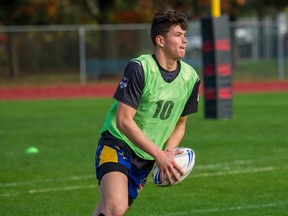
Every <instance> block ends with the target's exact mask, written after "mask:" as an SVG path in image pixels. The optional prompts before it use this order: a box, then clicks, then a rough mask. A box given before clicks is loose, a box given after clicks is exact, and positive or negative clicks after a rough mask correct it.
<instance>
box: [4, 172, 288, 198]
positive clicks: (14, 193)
mask: <svg viewBox="0 0 288 216" xmlns="http://www.w3.org/2000/svg"><path fill="white" fill-rule="evenodd" d="M276 169H281V168H280V167H277V168H276V167H261V168H254V169H242V170H233V171H226V172H216V173H199V174H196V175H190V176H188V178H201V177H204V178H205V177H210V176H223V175H237V174H243V173H257V172H270V171H274V170H276ZM284 169H287V167H284ZM88 177H89V176H86V177H85V178H88ZM67 179H70V180H71V179H73V180H76V179H77V180H80V179H83V178H81V176H80V177H76V176H74V177H70V178H67ZM67 179H66V178H65V180H67ZM62 180H63V179H62ZM45 182H51V181H50V180H49V181H45ZM147 182H152V179H151V178H149V179H148V181H147ZM96 187H97V184H96V182H95V185H94V184H93V185H76V186H68V187H61V188H60V187H56V188H42V189H31V190H28V191H27V192H6V193H2V194H0V197H13V196H18V195H22V194H36V193H49V192H57V191H71V190H79V189H87V188H96Z"/></svg>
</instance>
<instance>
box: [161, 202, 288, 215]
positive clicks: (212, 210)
mask: <svg viewBox="0 0 288 216" xmlns="http://www.w3.org/2000/svg"><path fill="white" fill-rule="evenodd" d="M287 204H288V201H277V202H272V203H264V204H260V205H244V206H231V207H227V208H210V209H209V208H208V209H195V210H191V209H190V210H188V211H181V212H173V213H167V214H166V213H165V216H177V215H181V216H182V215H191V214H193V213H194V214H197V213H198V214H199V213H220V212H233V211H241V210H247V209H260V208H271V207H279V206H285V205H287ZM158 216H159V214H158Z"/></svg>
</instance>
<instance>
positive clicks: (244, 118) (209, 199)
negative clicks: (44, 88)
mask: <svg viewBox="0 0 288 216" xmlns="http://www.w3.org/2000/svg"><path fill="white" fill-rule="evenodd" d="M111 103H112V100H111V99H83V100H46V101H45V100H43V101H1V102H0V146H1V151H0V163H1V166H0V172H1V176H0V215H1V216H10V215H11V216H12V215H19V216H26V215H27V216H28V215H29V216H30V215H41V216H42V215H52V216H54V215H55V216H56V215H59V216H60V215H61V216H65V215H67V216H68V215H74V216H76V215H77V216H78V215H79V216H83V215H91V214H92V212H93V209H94V206H95V204H96V202H97V199H98V191H97V182H96V180H95V179H94V152H95V148H96V145H97V140H98V137H99V134H98V133H99V130H100V128H101V126H102V124H103V121H104V117H105V114H106V112H107V109H108V107H109V106H110V105H111ZM233 106H234V113H233V118H232V119H230V120H207V119H204V118H203V116H204V114H203V103H201V104H200V108H199V113H198V114H194V115H191V116H190V117H189V119H188V122H187V131H186V135H185V138H184V139H183V142H182V144H181V145H182V146H187V147H192V148H193V149H194V150H195V153H196V157H197V160H196V165H195V167H194V170H193V171H192V173H191V174H190V175H189V177H188V178H187V179H186V180H185V181H183V182H182V183H180V184H178V185H175V186H173V187H167V188H160V187H157V186H155V185H154V184H153V183H152V182H151V178H150V180H149V182H148V183H147V185H146V186H145V188H144V190H143V191H142V192H141V194H140V195H139V198H138V199H137V200H136V201H135V202H134V204H133V206H132V208H131V209H129V211H128V213H127V215H128V216H137V215H139V216H142V215H144V216H146V215H148V216H152V215H157V216H160V215H163V216H169V215H170V216H178V215H179V216H183V215H187V216H190V215H197V216H206V215H213V216H215V215H216V216H217V215H219V216H226V215H227V216H230V215H233V216H238V215H239V216H240V215H241V216H242V215H249V216H254V215H257V216H263V215H267V216H268V215H269V216H270V215H273V216H283V215H287V212H288V183H287V179H288V173H287V170H288V166H287V162H288V140H287V122H288V100H287V93H277V94H276V93H271V94H250V95H235V97H234V103H233ZM29 146H36V147H37V148H39V153H38V154H26V153H25V150H26V149H27V148H28V147H29Z"/></svg>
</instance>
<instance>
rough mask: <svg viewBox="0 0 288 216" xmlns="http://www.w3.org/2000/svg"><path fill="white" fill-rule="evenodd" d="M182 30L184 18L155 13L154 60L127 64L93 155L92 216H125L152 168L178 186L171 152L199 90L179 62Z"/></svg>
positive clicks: (183, 40) (194, 77)
mask: <svg viewBox="0 0 288 216" xmlns="http://www.w3.org/2000/svg"><path fill="white" fill-rule="evenodd" d="M187 28H188V22H187V19H186V17H185V15H184V14H182V13H180V12H177V11H174V10H169V11H165V12H162V11H158V12H157V13H156V14H155V15H154V17H153V19H152V23H151V39H152V41H153V43H154V45H155V54H154V55H142V56H140V57H138V58H135V59H132V60H131V62H130V63H129V64H128V65H127V67H126V69H125V72H124V78H123V79H122V81H121V82H120V84H119V86H118V88H117V90H116V92H115V94H114V99H116V101H115V103H114V104H113V105H112V107H111V108H110V110H109V112H108V114H107V116H106V120H105V123H104V126H103V128H102V130H101V138H100V140H99V143H98V149H97V152H96V162H95V166H96V175H97V178H98V179H99V192H100V200H99V202H98V205H97V207H96V209H95V212H94V215H95V216H98V215H106V216H110V215H124V213H125V212H126V211H127V209H128V207H129V206H130V205H131V204H132V202H133V200H134V199H136V197H137V195H138V193H139V192H140V191H141V189H142V188H143V187H144V185H145V182H146V180H147V178H148V174H149V173H150V171H151V169H152V167H153V165H154V163H155V162H156V164H157V165H158V166H159V168H160V170H161V172H162V173H163V174H165V175H167V177H168V180H169V182H170V183H173V179H176V181H177V180H178V177H177V175H176V173H177V171H178V172H180V173H181V174H183V170H182V169H181V168H180V167H179V166H178V165H177V164H176V163H175V161H174V155H175V154H179V153H180V152H179V151H173V149H175V148H176V147H177V146H178V145H179V143H180V141H181V140H182V138H183V136H184V132H185V124H186V119H187V115H188V114H190V113H194V112H197V107H198V90H199V84H200V80H199V78H198V75H197V74H196V72H195V71H194V69H193V68H192V67H191V66H189V65H188V64H186V63H184V62H182V61H180V59H181V58H183V57H184V56H185V49H186V44H187V40H186V29H187ZM170 174H171V175H170ZM162 179H163V175H162Z"/></svg>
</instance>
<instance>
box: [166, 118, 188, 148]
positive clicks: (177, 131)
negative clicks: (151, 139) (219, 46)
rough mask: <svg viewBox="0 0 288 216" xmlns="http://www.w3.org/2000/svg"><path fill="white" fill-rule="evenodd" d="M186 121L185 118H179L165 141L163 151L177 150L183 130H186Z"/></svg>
mask: <svg viewBox="0 0 288 216" xmlns="http://www.w3.org/2000/svg"><path fill="white" fill-rule="evenodd" d="M186 120H187V116H181V117H180V118H179V120H178V122H177V124H176V126H175V128H174V130H173V132H172V134H171V135H170V137H169V139H168V140H167V141H166V144H165V149H164V150H165V151H169V150H173V149H175V148H177V147H178V146H179V144H180V142H181V140H182V138H183V137H184V134H185V128H186Z"/></svg>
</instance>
